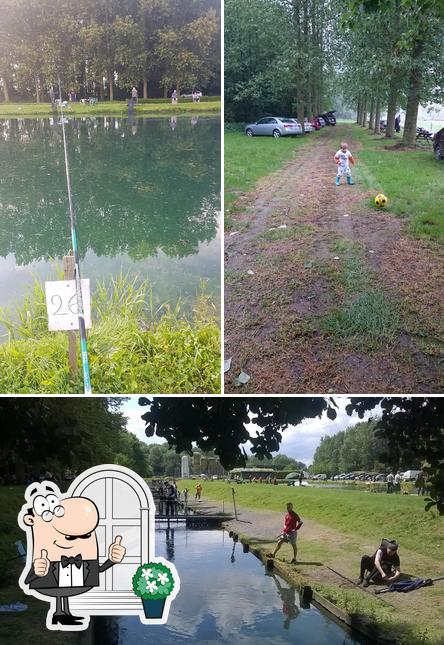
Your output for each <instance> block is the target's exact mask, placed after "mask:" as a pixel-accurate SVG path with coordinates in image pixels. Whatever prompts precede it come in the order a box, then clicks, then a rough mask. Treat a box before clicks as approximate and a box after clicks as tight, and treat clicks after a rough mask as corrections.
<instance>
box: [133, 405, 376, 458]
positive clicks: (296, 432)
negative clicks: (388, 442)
mask: <svg viewBox="0 0 444 645" xmlns="http://www.w3.org/2000/svg"><path fill="white" fill-rule="evenodd" d="M334 400H335V402H336V404H337V406H338V409H337V417H336V419H335V420H334V421H330V419H328V418H327V415H326V414H324V415H322V417H321V418H320V419H318V418H315V419H308V420H306V421H304V422H303V423H301V424H300V425H299V426H298V427H289V428H288V429H287V430H286V431H285V432H284V433H283V440H282V443H281V448H280V451H279V452H280V453H281V454H285V455H287V456H288V457H293V459H297V460H298V461H302V462H304V463H305V464H307V466H309V465H310V464H311V463H312V461H313V455H314V453H315V450H316V448H317V446H318V445H319V442H320V440H321V437H323V436H326V435H330V436H331V435H334V434H336V433H337V432H340V431H341V430H345V428H347V427H348V426H351V425H354V424H355V423H358V422H359V421H360V419H359V417H358V416H357V415H356V414H354V415H352V416H351V417H349V416H348V414H347V413H346V411H345V406H346V405H347V403H348V402H349V397H346V396H335V397H334ZM147 409H148V408H147V407H142V406H139V405H138V397H137V396H134V397H130V398H129V400H128V401H125V402H124V404H123V406H122V412H123V413H124V414H125V416H126V417H127V418H128V423H127V428H128V430H129V431H130V432H132V433H133V434H135V435H136V436H137V437H138V438H139V439H140V440H141V441H144V442H145V443H163V440H162V439H160V438H159V437H151V438H148V437H147V436H146V435H145V424H144V422H143V421H142V419H141V415H142V414H143V413H144V412H146V411H147ZM377 410H378V408H376V409H375V410H373V412H372V413H369V414H366V415H365V417H364V420H366V419H368V418H369V417H371V416H375V414H376V413H377ZM254 427H255V426H253V425H251V431H253V429H254ZM246 449H247V452H249V451H248V446H247V447H246Z"/></svg>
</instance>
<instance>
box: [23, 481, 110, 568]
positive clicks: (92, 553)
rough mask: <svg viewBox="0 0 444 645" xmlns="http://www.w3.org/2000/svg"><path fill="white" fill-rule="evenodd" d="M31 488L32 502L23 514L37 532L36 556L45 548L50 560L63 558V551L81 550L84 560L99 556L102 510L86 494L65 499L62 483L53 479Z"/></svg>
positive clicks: (34, 541)
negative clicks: (98, 527) (98, 536)
mask: <svg viewBox="0 0 444 645" xmlns="http://www.w3.org/2000/svg"><path fill="white" fill-rule="evenodd" d="M29 488H31V490H30V491H29V493H28V491H27V493H28V496H27V495H26V494H25V498H27V499H28V498H29V502H30V504H32V505H30V506H28V508H27V510H26V512H25V513H24V514H23V523H24V524H25V525H26V526H30V527H31V530H32V534H33V559H36V558H40V557H41V553H42V550H43V551H45V552H46V557H47V558H48V560H50V561H53V560H60V559H61V557H62V556H63V555H66V556H69V555H71V552H72V553H75V554H79V553H80V554H81V555H82V558H83V559H84V560H95V559H97V557H98V545H97V536H96V532H95V530H96V527H97V524H98V523H99V511H98V509H97V506H96V505H95V504H94V502H93V501H92V500H90V499H88V498H86V497H68V498H65V499H61V493H60V490H59V489H58V487H57V486H56V485H55V484H53V483H52V482H43V483H42V484H41V485H40V486H36V485H35V484H34V485H31V487H29Z"/></svg>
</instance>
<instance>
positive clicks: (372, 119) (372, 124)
mask: <svg viewBox="0 0 444 645" xmlns="http://www.w3.org/2000/svg"><path fill="white" fill-rule="evenodd" d="M374 127H375V101H374V99H372V102H371V105H370V118H369V120H368V129H369V130H373V128H374Z"/></svg>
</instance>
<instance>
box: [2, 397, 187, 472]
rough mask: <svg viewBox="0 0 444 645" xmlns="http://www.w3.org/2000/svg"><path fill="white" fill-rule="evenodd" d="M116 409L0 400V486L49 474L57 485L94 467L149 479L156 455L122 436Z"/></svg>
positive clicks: (101, 402) (75, 402)
mask: <svg viewBox="0 0 444 645" xmlns="http://www.w3.org/2000/svg"><path fill="white" fill-rule="evenodd" d="M121 405H122V399H117V398H111V399H103V398H102V399H101V398H94V399H73V398H21V399H14V398H9V399H8V398H2V399H0V416H1V419H2V429H3V433H2V442H1V446H0V480H1V481H3V482H5V483H12V482H15V483H18V484H20V483H24V482H26V481H29V480H31V479H33V478H35V477H41V476H44V475H45V473H51V475H52V476H53V477H54V478H55V479H56V480H58V481H59V482H61V483H63V482H64V480H65V478H66V476H67V474H69V473H71V475H75V474H78V473H79V472H82V471H83V470H85V469H87V468H90V467H92V466H96V465H97V464H100V463H114V464H120V465H122V466H126V467H128V468H131V469H132V470H134V471H136V472H137V473H139V474H140V475H142V476H144V477H147V476H149V475H151V474H152V472H153V467H152V466H151V463H153V464H155V463H156V454H155V453H154V454H153V455H150V450H151V447H149V446H147V445H146V444H145V443H144V442H142V441H139V439H137V437H136V436H135V435H133V434H131V433H130V432H127V430H126V419H125V416H124V415H123V413H122V411H121ZM152 448H154V446H153V447H152ZM166 449H167V448H166ZM169 452H170V454H171V455H173V456H175V454H174V451H171V450H170V451H169Z"/></svg>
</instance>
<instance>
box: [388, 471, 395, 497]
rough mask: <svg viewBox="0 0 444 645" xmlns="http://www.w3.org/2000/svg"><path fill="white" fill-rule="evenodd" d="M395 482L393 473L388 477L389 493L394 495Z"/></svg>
mask: <svg viewBox="0 0 444 645" xmlns="http://www.w3.org/2000/svg"><path fill="white" fill-rule="evenodd" d="M394 481H395V476H394V474H393V473H389V474H388V475H387V493H393V482H394Z"/></svg>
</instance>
